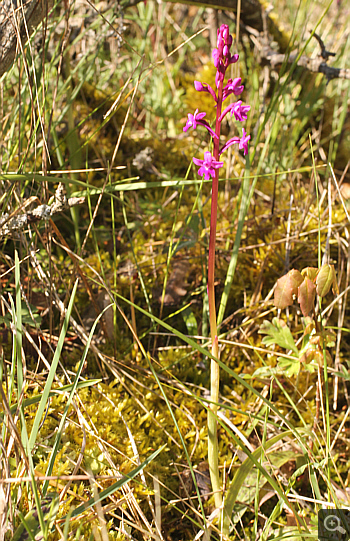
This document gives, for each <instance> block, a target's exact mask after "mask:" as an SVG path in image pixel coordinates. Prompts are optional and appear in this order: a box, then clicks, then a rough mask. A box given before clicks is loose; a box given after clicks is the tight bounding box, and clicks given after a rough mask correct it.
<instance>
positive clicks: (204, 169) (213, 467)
mask: <svg viewBox="0 0 350 541" xmlns="http://www.w3.org/2000/svg"><path fill="white" fill-rule="evenodd" d="M217 36H218V37H217V48H216V49H214V51H213V54H212V57H213V62H214V66H215V67H216V70H217V71H216V76H215V83H216V88H217V91H216V92H215V91H214V90H213V88H212V87H211V86H210V85H208V84H207V83H201V82H199V81H195V82H194V87H195V89H196V90H197V91H198V92H208V93H209V94H210V95H211V96H212V98H213V100H214V102H215V108H216V122H215V130H213V129H212V128H211V127H210V126H209V123H208V122H207V121H206V120H204V117H205V116H206V113H204V112H201V113H200V112H198V109H197V110H196V111H195V113H194V114H189V115H188V119H187V122H186V125H185V127H184V128H183V131H184V132H187V130H189V129H190V128H193V129H196V128H197V126H203V127H204V128H206V129H207V130H208V132H209V134H210V136H211V138H212V142H213V151H212V152H210V151H206V152H204V159H203V160H200V159H198V158H193V162H194V163H195V165H197V166H199V169H198V174H199V175H200V176H204V178H205V179H206V180H209V179H210V177H212V192H211V217H210V237H209V257H208V301H209V322H210V334H211V343H212V347H211V353H212V357H214V358H212V360H211V373H210V374H211V375H210V388H211V389H210V391H211V404H210V408H209V410H208V463H209V470H210V478H211V483H212V489H213V492H214V497H215V505H216V507H219V508H220V507H222V495H221V485H220V476H219V461H218V441H217V408H218V406H217V405H218V400H219V381H220V380H219V375H220V374H219V365H218V363H217V362H216V360H215V359H218V356H219V344H218V336H217V334H218V331H217V317H216V307H215V288H214V270H215V240H216V223H217V206H218V186H219V169H220V167H222V166H223V165H224V163H223V162H222V161H219V158H220V156H221V155H222V153H223V152H224V151H225V150H227V149H228V148H229V147H230V146H231V145H234V144H238V145H239V149H240V150H243V152H244V154H247V153H248V141H249V139H250V135H247V134H246V132H245V130H244V128H243V130H242V136H241V137H232V138H231V139H229V140H228V141H226V143H224V145H223V146H222V147H221V148H220V131H221V124H222V121H223V120H224V118H225V117H226V115H228V114H230V115H231V117H233V116H234V117H235V119H236V120H237V121H239V122H243V121H244V120H246V119H247V113H248V111H249V110H250V105H243V102H242V100H239V101H237V102H236V103H230V104H229V105H227V107H225V108H224V109H223V104H224V102H225V101H226V100H227V98H228V97H229V96H231V95H234V96H239V95H240V94H242V92H243V89H244V86H243V85H242V84H241V82H242V80H241V78H240V77H236V78H235V79H228V81H227V83H226V85H225V84H224V79H225V74H226V71H227V69H228V67H229V66H230V65H231V64H235V63H236V62H237V61H238V58H239V56H238V54H231V52H230V49H231V47H232V43H233V38H232V36H231V34H230V32H229V27H228V25H227V24H223V25H221V27H220V28H219V29H218V32H217Z"/></svg>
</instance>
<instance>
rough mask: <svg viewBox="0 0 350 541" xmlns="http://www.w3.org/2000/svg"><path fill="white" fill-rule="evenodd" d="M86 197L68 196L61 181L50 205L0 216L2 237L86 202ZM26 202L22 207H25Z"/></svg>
mask: <svg viewBox="0 0 350 541" xmlns="http://www.w3.org/2000/svg"><path fill="white" fill-rule="evenodd" d="M34 200H36V201H38V199H37V198H31V199H30V202H32V201H34ZM84 201H85V197H70V198H69V199H68V198H67V194H66V190H65V187H64V185H63V184H62V183H61V182H60V183H59V185H58V186H57V189H56V192H55V196H54V200H53V202H52V203H51V204H50V205H38V206H37V207H35V208H34V209H32V210H28V211H27V212H23V213H21V214H19V213H18V210H16V211H15V212H14V213H12V214H8V213H5V214H3V215H2V216H1V217H0V238H1V237H5V236H6V235H11V234H13V233H15V232H16V231H18V230H20V229H23V228H24V227H26V226H27V225H28V224H32V223H34V222H39V221H41V220H49V219H50V218H51V216H53V215H54V214H57V213H58V212H63V211H65V210H66V209H68V208H70V207H73V206H75V205H81V204H82V203H84ZM25 207H26V204H24V205H23V207H21V208H25Z"/></svg>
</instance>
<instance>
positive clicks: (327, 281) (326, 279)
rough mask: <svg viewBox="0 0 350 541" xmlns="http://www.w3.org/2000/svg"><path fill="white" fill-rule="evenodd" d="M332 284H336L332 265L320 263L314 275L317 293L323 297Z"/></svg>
mask: <svg viewBox="0 0 350 541" xmlns="http://www.w3.org/2000/svg"><path fill="white" fill-rule="evenodd" d="M333 284H336V276H335V270H334V265H328V264H326V265H322V267H321V268H320V270H319V272H318V274H317V277H316V289H317V295H318V296H319V297H325V296H326V295H327V293H328V291H329V290H330V288H331V287H332V285H333Z"/></svg>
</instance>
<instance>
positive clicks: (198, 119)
mask: <svg viewBox="0 0 350 541" xmlns="http://www.w3.org/2000/svg"><path fill="white" fill-rule="evenodd" d="M206 114H207V113H198V109H196V110H195V113H194V115H192V114H191V113H188V118H187V122H186V125H185V127H184V128H183V131H184V132H186V131H187V130H189V129H190V128H193V129H194V130H195V129H196V128H197V125H200V126H204V128H206V129H207V130H208V132H209V133H210V135H211V136H212V137H213V138H214V139H215V138H216V139H217V137H218V136H217V135H216V133H215V132H214V131H213V130H212V129H211V127H210V126H209V124H208V122H207V121H206V120H203V118H204V117H205V115H206Z"/></svg>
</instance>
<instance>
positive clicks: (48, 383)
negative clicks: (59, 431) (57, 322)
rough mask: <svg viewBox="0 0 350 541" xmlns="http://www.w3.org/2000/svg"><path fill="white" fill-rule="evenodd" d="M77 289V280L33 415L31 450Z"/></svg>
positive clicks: (45, 404)
mask: <svg viewBox="0 0 350 541" xmlns="http://www.w3.org/2000/svg"><path fill="white" fill-rule="evenodd" d="M77 287H78V280H77V281H76V282H75V284H74V287H73V291H72V295H71V298H70V301H69V304H68V308H67V312H66V317H65V318H64V321H63V325H62V329H61V333H60V336H59V339H58V342H57V347H56V350H55V354H54V357H53V359H52V365H51V369H50V372H49V374H48V376H47V380H46V383H45V387H44V390H43V392H42V395H41V400H40V403H39V407H38V411H37V412H36V415H35V419H34V423H33V427H32V431H31V434H30V438H29V448H30V449H33V447H34V443H35V441H36V438H37V435H38V431H39V426H40V422H41V419H42V416H43V415H44V411H45V408H46V406H47V401H48V398H49V394H50V390H51V387H52V383H53V380H54V377H55V373H56V368H57V365H58V361H59V358H60V356H61V351H62V348H63V343H64V339H65V336H66V333H67V329H68V325H69V318H70V315H71V312H72V309H73V304H74V298H75V294H76V291H77Z"/></svg>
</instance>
